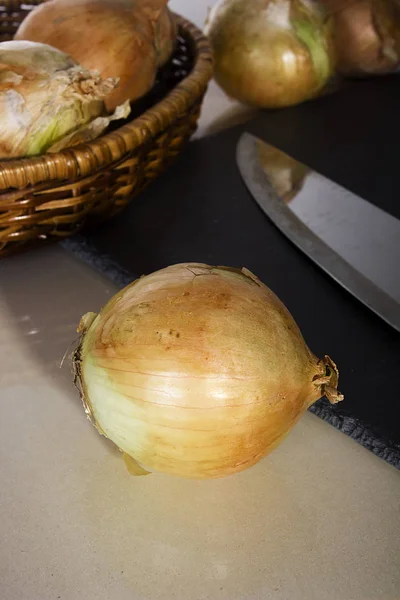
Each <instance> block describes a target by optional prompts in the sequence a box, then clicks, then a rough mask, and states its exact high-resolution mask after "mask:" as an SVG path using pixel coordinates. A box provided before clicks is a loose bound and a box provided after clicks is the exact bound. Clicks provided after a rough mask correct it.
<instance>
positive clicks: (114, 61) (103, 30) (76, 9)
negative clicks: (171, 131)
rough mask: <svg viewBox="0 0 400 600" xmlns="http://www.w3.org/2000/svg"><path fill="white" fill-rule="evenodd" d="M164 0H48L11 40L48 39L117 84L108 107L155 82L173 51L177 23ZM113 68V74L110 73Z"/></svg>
mask: <svg viewBox="0 0 400 600" xmlns="http://www.w3.org/2000/svg"><path fill="white" fill-rule="evenodd" d="M166 4H167V2H166V0H49V1H48V2H44V3H43V4H40V5H39V6H37V7H36V8H35V9H33V10H32V11H31V12H30V13H29V15H28V16H27V17H26V18H25V19H24V21H23V22H22V24H21V25H20V27H19V29H18V31H17V34H16V36H15V39H20V40H31V41H34V42H43V43H46V44H50V45H52V46H54V47H56V48H59V49H60V50H63V51H64V52H66V53H68V54H70V55H71V56H72V57H73V58H74V59H75V60H76V61H77V62H79V63H80V64H81V65H83V66H84V67H86V68H87V69H90V70H94V71H98V72H99V73H100V75H101V76H102V77H115V78H118V80H119V85H118V87H117V88H116V89H115V90H114V91H113V93H112V94H110V95H109V96H108V97H107V99H106V106H107V110H108V111H113V110H114V109H115V108H116V107H117V106H119V105H121V104H123V103H124V102H126V101H127V100H129V101H134V100H136V99H138V98H140V97H142V96H143V95H144V94H146V93H147V92H148V91H149V90H150V89H151V88H152V86H153V84H154V81H155V77H156V73H157V70H158V68H159V67H160V66H162V65H163V64H164V63H165V62H166V61H167V60H168V59H169V57H170V55H171V54H172V51H173V49H174V47H175V42H176V37H177V28H176V23H175V20H174V19H173V16H172V13H171V12H170V11H169V10H168V7H167V6H166ZM111 73H112V75H110V74H111Z"/></svg>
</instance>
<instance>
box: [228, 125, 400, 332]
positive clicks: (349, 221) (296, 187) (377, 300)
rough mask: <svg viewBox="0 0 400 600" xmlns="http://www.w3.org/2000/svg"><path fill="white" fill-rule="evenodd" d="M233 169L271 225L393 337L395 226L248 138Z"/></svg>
mask: <svg viewBox="0 0 400 600" xmlns="http://www.w3.org/2000/svg"><path fill="white" fill-rule="evenodd" d="M236 159H237V165H238V168H239V171H240V174H241V176H242V178H243V180H244V182H245V184H246V186H247V188H248V189H249V191H250V193H251V195H252V196H253V198H254V199H255V201H256V202H257V204H258V205H259V206H260V208H261V209H262V210H263V212H264V213H265V214H266V215H267V216H268V217H269V218H270V219H271V220H272V221H273V222H274V224H275V225H276V226H277V227H278V228H279V229H280V230H281V231H282V232H283V233H284V234H285V235H286V236H287V237H288V238H289V239H290V240H291V241H292V242H293V243H294V244H296V246H297V247H298V248H300V250H302V251H303V252H304V253H305V254H306V255H307V256H308V257H309V258H311V259H312V260H313V261H314V262H315V263H317V264H318V265H319V266H320V267H321V268H322V269H324V271H326V272H327V273H328V274H329V275H330V276H331V277H333V279H335V280H336V281H337V282H338V283H340V284H341V285H342V286H343V287H344V288H345V289H346V290H348V291H349V292H350V293H351V294H353V295H354V296H355V297H356V298H358V300H360V301H361V302H362V303H363V304H365V305H366V306H367V307H368V308H370V309H371V310H372V311H373V312H375V313H376V314H377V315H379V316H380V317H381V318H382V319H383V320H384V321H386V322H387V323H388V324H389V325H391V326H392V327H394V328H395V329H396V330H397V331H400V268H399V259H400V221H398V220H397V219H396V218H394V217H392V216H391V215H389V214H388V213H386V212H385V211H383V210H381V209H380V208H377V207H376V206H374V205H373V204H371V203H370V202H368V201H366V200H364V199H362V198H360V197H359V196H357V195H356V194H353V193H352V192H350V191H349V190H346V189H345V188H343V187H342V186H340V185H338V184H336V183H335V182H333V181H331V180H329V179H327V178H326V177H324V176H322V175H320V174H319V173H317V172H316V171H313V170H312V169H311V168H309V167H308V166H306V165H304V164H302V163H300V162H298V161H296V160H295V159H294V158H292V157H290V156H288V155H287V154H285V153H284V152H282V151H280V150H279V149H277V148H275V147H274V146H271V145H270V144H267V143H266V142H264V141H263V140H260V139H258V138H256V137H255V136H252V135H250V134H248V133H244V134H242V136H241V137H240V139H239V142H238V145H237V154H236Z"/></svg>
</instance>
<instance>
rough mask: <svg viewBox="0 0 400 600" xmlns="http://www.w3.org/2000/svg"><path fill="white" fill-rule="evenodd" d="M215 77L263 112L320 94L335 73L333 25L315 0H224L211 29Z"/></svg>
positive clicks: (210, 22) (212, 15)
mask: <svg viewBox="0 0 400 600" xmlns="http://www.w3.org/2000/svg"><path fill="white" fill-rule="evenodd" d="M206 33H207V34H208V36H209V38H210V42H211V46H212V48H213V52H214V58H215V79H216V81H217V82H218V83H219V85H220V86H221V87H222V88H223V89H224V90H225V92H226V93H227V94H228V95H229V96H231V97H233V98H236V99H237V100H240V101H241V102H244V103H246V104H250V105H253V106H257V107H260V108H276V107H282V106H289V105H292V104H297V103H299V102H303V101H304V100H308V99H310V98H312V97H314V96H315V95H317V94H318V93H319V92H320V91H321V90H322V88H324V86H325V85H326V83H327V82H328V81H329V79H330V77H331V75H332V73H333V71H334V52H333V43H332V37H331V24H330V22H329V19H327V18H326V15H325V12H324V11H323V10H322V7H321V6H320V4H318V3H317V2H315V1H313V0H220V1H219V2H218V3H217V4H216V6H215V7H214V8H213V9H212V10H211V12H210V15H209V19H208V23H207V26H206Z"/></svg>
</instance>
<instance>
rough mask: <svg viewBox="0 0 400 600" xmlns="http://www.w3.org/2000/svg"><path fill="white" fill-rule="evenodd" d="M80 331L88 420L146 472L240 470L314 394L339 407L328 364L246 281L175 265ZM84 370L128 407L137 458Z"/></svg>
mask: <svg viewBox="0 0 400 600" xmlns="http://www.w3.org/2000/svg"><path fill="white" fill-rule="evenodd" d="M84 319H85V318H84ZM82 330H83V332H84V335H83V340H82V343H81V347H80V350H79V352H78V356H77V358H76V363H77V364H76V367H77V371H78V374H79V377H80V384H81V389H82V390H83V400H84V404H85V407H86V410H87V413H88V414H89V416H90V418H91V420H92V421H93V422H94V424H95V425H96V426H97V428H98V430H99V431H100V432H101V433H103V434H104V435H106V436H107V437H109V438H110V439H112V440H113V441H114V442H115V443H116V444H117V445H118V446H119V448H120V449H121V450H122V451H123V452H125V453H127V454H130V455H131V456H132V457H133V458H134V459H135V460H136V461H138V463H139V464H142V465H143V466H144V468H145V469H149V470H152V471H157V472H163V473H169V474H172V475H178V476H182V477H188V478H196V479H204V478H216V477H223V476H226V475H230V474H233V473H236V472H239V471H242V470H244V469H246V468H248V467H250V466H252V465H254V464H255V463H257V462H258V461H259V460H260V459H261V458H262V457H263V456H265V455H266V454H267V453H268V452H270V451H271V450H272V449H273V448H275V446H277V445H278V444H279V442H280V441H281V440H282V439H283V437H285V435H286V434H287V433H288V432H289V431H290V429H291V428H292V427H293V425H294V424H295V423H296V422H297V420H298V419H299V418H300V416H301V415H302V414H303V413H304V412H305V411H306V410H307V408H308V407H309V406H310V405H311V404H313V403H314V402H315V401H316V400H317V399H318V398H320V397H321V395H323V394H324V393H326V394H327V396H328V397H329V399H330V401H331V402H337V401H339V400H341V399H342V396H341V395H340V394H339V392H337V390H336V384H337V379H338V374H337V369H336V367H335V365H334V363H333V362H332V361H331V360H330V359H329V358H328V357H325V359H323V360H319V359H317V358H316V357H315V356H314V355H313V354H312V352H310V350H309V349H308V348H307V346H306V344H305V342H304V340H303V337H302V335H301V333H300V330H299V328H298V327H297V325H296V323H295V321H294V320H293V318H292V316H291V315H290V313H289V311H288V310H287V309H286V308H285V306H284V305H283V304H282V303H281V302H280V300H279V299H278V298H277V297H276V296H275V295H274V294H273V293H272V292H271V291H270V290H269V289H268V288H267V287H266V286H265V285H264V284H262V283H261V282H260V281H259V280H258V279H257V278H256V277H255V276H254V275H252V274H251V273H250V272H248V271H244V272H240V271H233V270H227V269H224V268H213V267H209V266H207V265H202V264H194V263H186V264H182V265H174V266H172V267H169V268H167V269H163V270H161V271H158V272H156V273H153V274H152V275H150V276H148V277H144V278H142V279H140V280H138V281H137V282H134V283H133V284H131V285H130V286H128V288H125V290H124V291H123V292H121V293H119V294H117V295H116V296H115V297H114V298H113V299H112V300H111V301H110V302H109V303H108V304H107V305H106V306H105V307H104V309H103V310H102V311H101V313H100V316H99V317H98V318H97V319H96V320H95V321H94V322H93V323H92V324H90V325H89V326H88V325H87V324H86V322H85V320H83V321H82V322H81V331H82ZM89 357H90V358H89ZM91 361H95V364H96V367H100V368H110V370H109V376H110V377H111V378H112V383H110V390H111V387H112V389H113V390H114V391H118V392H119V393H121V394H123V395H124V396H126V397H127V398H128V399H127V400H126V405H125V408H124V409H122V408H121V411H122V414H124V415H127V414H128V413H129V411H132V410H133V411H134V412H135V414H137V418H138V419H139V422H140V424H141V426H140V430H141V431H140V435H141V436H142V437H141V442H140V443H138V446H137V447H135V448H134V449H133V447H132V446H130V445H129V443H128V441H126V438H130V437H131V436H130V435H129V436H127V435H125V437H124V436H122V437H121V438H120V439H119V438H118V436H117V437H115V435H113V433H112V432H111V431H110V429H109V426H110V425H109V423H108V422H105V421H102V420H101V416H100V415H101V411H100V410H99V408H98V406H96V401H94V398H91V397H90V393H89V389H88V388H89V387H90V386H88V380H87V374H88V368H89V367H88V365H89V364H90V362H91ZM110 381H111V380H110ZM155 390H156V391H155ZM177 390H178V391H179V392H182V393H181V394H180V393H179V394H176V391H177ZM168 391H169V393H170V396H169V395H168V393H166V392H168ZM124 418H125V417H124ZM126 418H128V417H126ZM129 427H130V425H127V428H128V429H129ZM134 437H135V435H133V438H134Z"/></svg>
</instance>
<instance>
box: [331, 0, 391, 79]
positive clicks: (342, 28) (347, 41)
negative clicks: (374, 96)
mask: <svg viewBox="0 0 400 600" xmlns="http://www.w3.org/2000/svg"><path fill="white" fill-rule="evenodd" d="M322 1H323V2H324V3H325V5H326V7H327V9H328V10H329V12H330V13H331V14H332V16H333V22H334V40H335V46H336V52H337V61H338V64H337V69H338V71H339V72H341V73H342V74H343V75H350V76H360V75H379V74H384V73H389V72H390V71H394V70H395V69H396V68H397V67H398V65H399V63H400V10H399V8H398V7H397V6H396V4H395V3H394V1H392V0H350V1H348V0H347V1H345V0H322Z"/></svg>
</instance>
